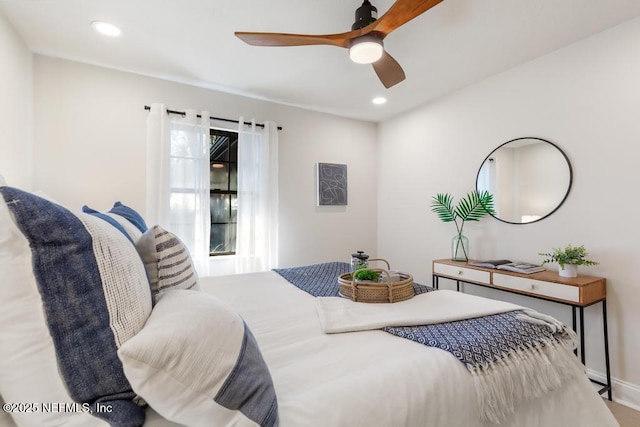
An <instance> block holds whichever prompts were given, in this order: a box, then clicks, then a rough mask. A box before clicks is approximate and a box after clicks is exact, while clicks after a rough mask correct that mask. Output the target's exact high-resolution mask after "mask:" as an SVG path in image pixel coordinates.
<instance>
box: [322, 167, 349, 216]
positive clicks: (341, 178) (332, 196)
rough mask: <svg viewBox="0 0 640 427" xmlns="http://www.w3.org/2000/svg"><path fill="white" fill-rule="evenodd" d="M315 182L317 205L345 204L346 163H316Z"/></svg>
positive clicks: (346, 193) (346, 199) (346, 197)
mask: <svg viewBox="0 0 640 427" xmlns="http://www.w3.org/2000/svg"><path fill="white" fill-rule="evenodd" d="M316 182H317V204H318V206H346V205H347V202H348V191H347V190H348V188H347V165H345V164H339V163H318V164H317V167H316Z"/></svg>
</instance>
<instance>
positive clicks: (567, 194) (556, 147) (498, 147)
mask: <svg viewBox="0 0 640 427" xmlns="http://www.w3.org/2000/svg"><path fill="white" fill-rule="evenodd" d="M522 139H537V140H539V141H543V142H546V143H547V144H550V145H552V146H553V147H554V148H555V149H556V150H558V151H559V152H560V154H562V156H563V157H564V159H565V160H566V162H567V166H568V167H569V185H568V186H567V192H566V193H565V195H564V197H563V198H562V200H561V201H560V203H558V205H557V206H556V207H555V208H554V209H553V210H552V211H551V212H549V213H548V214H546V215H545V216H542V217H540V218H538V219H536V220H535V221H530V222H511V221H507V220H504V219H502V218H498V217H497V216H495V215H491V216H492V217H494V218H495V219H497V220H498V221H501V222H504V223H506V224H514V225H526V224H533V223H534V222H538V221H542V220H543V219H545V218H547V217H549V216H550V215H551V214H553V213H554V212H555V211H557V210H558V209H559V208H560V206H562V205H563V204H564V202H565V200H567V197H569V193H570V192H571V187H572V185H573V168H572V167H571V162H570V161H569V157H567V154H566V153H565V152H564V151H562V149H561V148H560V147H558V145H556V144H554V143H553V142H551V141H548V140H546V139H543V138H538V137H535V136H524V137H521V138H515V139H512V140H509V141H507V142H505V143H502V144H500V145H499V146H497V147H496V148H494V149H493V151H491V152H490V153H489V155H488V156H487V157H485V158H484V160H483V161H482V162H481V163H480V167H479V168H478V173H477V174H476V186H475V188H476V191H477V190H478V180H479V178H480V171H481V170H482V165H484V163H485V162H486V161H487V160H489V158H490V157H491V155H492V154H493V153H495V152H496V151H498V150H499V149H500V148H502V147H503V146H505V145H507V144H509V143H511V142H514V141H520V140H522Z"/></svg>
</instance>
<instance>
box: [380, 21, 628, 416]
mask: <svg viewBox="0 0 640 427" xmlns="http://www.w3.org/2000/svg"><path fill="white" fill-rule="evenodd" d="M638 76H640V19H635V20H633V21H630V22H628V23H626V24H624V25H621V26H619V27H616V28H614V29H611V30H609V31H606V32H604V33H601V34H598V35H596V36H594V37H591V38H589V39H586V40H583V41H581V42H578V43H576V44H574V45H572V46H569V47H567V48H564V49H562V50H559V51H556V52H554V53H552V54H550V55H547V56H544V57H542V58H539V59H537V60H535V61H532V62H530V63H527V64H525V65H523V66H520V67H517V68H515V69H512V70H510V71H508V72H505V73H503V74H500V75H497V76H494V77H492V78H490V79H487V80H485V81H483V82H480V83H478V84H475V85H472V86H470V87H467V88H465V89H463V90H460V91H459V92H457V93H454V94H451V95H449V96H446V97H444V98H442V99H439V100H437V101H435V102H432V103H430V104H428V105H425V106H423V107H422V108H420V109H417V110H415V111H412V112H410V113H407V114H404V115H402V116H400V117H397V118H394V119H392V120H388V121H386V122H384V123H382V124H381V126H380V135H379V144H380V163H381V165H383V167H381V168H380V176H379V202H378V203H379V222H378V252H379V254H380V255H382V256H385V257H387V258H389V259H391V260H393V261H394V262H395V263H396V264H399V265H401V268H402V269H406V270H407V271H410V272H412V273H413V274H414V277H416V279H417V280H421V281H422V282H424V283H430V280H431V277H430V276H431V264H430V263H431V260H433V259H437V258H446V257H449V256H450V249H449V246H450V241H451V237H452V236H453V234H454V233H455V228H454V226H453V224H445V223H442V222H440V221H439V220H438V219H437V217H436V215H435V214H434V213H432V212H430V208H429V204H430V198H431V197H432V196H433V195H435V194H436V193H438V192H450V193H452V194H454V195H455V197H456V200H459V198H460V197H461V196H463V195H464V194H466V193H467V192H468V191H471V190H472V189H473V188H474V185H475V177H476V173H477V171H478V168H479V167H480V164H481V162H482V161H483V159H484V158H485V156H486V155H487V154H488V153H489V152H491V151H492V150H493V149H494V148H495V147H497V146H498V145H500V144H501V143H503V142H506V141H508V140H511V139H514V138H517V137H526V136H533V137H540V138H544V139H548V140H550V141H552V142H555V143H556V144H557V145H559V146H560V148H562V149H563V150H564V151H565V152H566V153H567V155H568V157H569V159H570V161H571V163H572V166H573V172H574V181H573V187H572V190H571V193H570V194H569V196H568V198H567V200H566V202H565V204H564V205H563V206H562V207H561V208H560V209H559V210H558V211H557V212H556V213H554V214H553V215H552V216H550V217H549V218H547V219H544V220H542V221H540V222H536V223H532V224H526V225H517V226H516V225H509V224H505V223H501V222H499V221H497V220H495V219H493V218H486V219H483V220H482V221H481V222H479V223H476V224H474V223H471V224H468V225H467V226H465V227H468V228H465V229H466V230H467V231H466V233H465V234H467V235H468V236H469V237H470V241H471V256H472V257H476V258H494V257H496V258H503V257H504V258H513V259H516V260H523V261H532V262H541V261H542V258H541V257H540V256H538V255H537V254H538V252H542V251H548V250H550V249H552V248H554V247H564V246H565V245H566V244H568V243H571V244H574V245H582V244H584V245H585V246H586V248H587V249H588V251H589V254H590V255H591V257H592V258H594V259H596V260H598V261H600V265H599V266H596V267H581V270H580V271H581V272H582V273H583V274H592V275H600V276H605V277H606V278H607V296H608V309H609V316H608V318H609V326H610V330H609V336H610V340H611V361H612V369H613V375H614V377H615V378H616V383H615V385H614V397H617V398H618V399H621V400H626V401H627V403H632V404H634V405H635V406H637V407H638V406H640V365H639V364H638V363H637V360H638V357H637V356H638V354H640V334H639V333H638V329H637V328H638V325H640V310H639V309H638V307H640V287H639V283H640V281H639V279H638V277H639V276H638V270H637V263H638V262H639V261H640V245H639V244H638V242H639V238H638V231H637V224H636V222H637V221H636V216H637V215H636V212H638V211H639V210H640V198H639V197H638V194H637V193H638V183H639V182H640V177H639V175H638V165H639V164H640V143H639V141H640V125H639V123H640V121H639V115H638V114H639V111H640V83H639V80H638ZM555 267H556V266H555V265H554V266H553V267H552V268H555ZM470 288H471V287H470ZM469 290H470V292H476V293H483V294H488V295H491V296H495V297H499V298H504V299H510V300H514V301H516V302H517V303H520V304H527V305H530V306H533V307H535V308H538V309H540V310H544V311H546V312H550V313H552V314H554V315H556V316H557V317H559V318H560V319H562V320H564V321H565V322H567V323H568V324H570V312H571V310H570V309H569V308H568V307H564V306H559V305H555V304H551V303H546V302H541V301H538V300H534V299H530V298H525V297H514V296H510V295H509V294H506V293H501V292H498V291H491V290H480V289H478V287H476V288H475V289H469ZM586 313H587V319H586V320H587V325H586V328H585V329H586V333H587V342H588V346H587V365H588V367H589V368H590V369H592V370H595V371H597V372H604V357H603V350H602V326H601V317H600V313H601V308H600V305H599V304H598V305H597V306H592V307H589V308H587V309H586Z"/></svg>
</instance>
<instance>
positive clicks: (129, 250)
mask: <svg viewBox="0 0 640 427" xmlns="http://www.w3.org/2000/svg"><path fill="white" fill-rule="evenodd" d="M0 277H2V280H0V304H1V309H0V394H1V395H2V397H3V398H4V399H5V400H6V401H7V402H10V403H20V402H23V403H26V402H37V403H50V402H54V403H62V404H65V403H68V404H70V407H71V405H72V404H73V403H74V402H75V403H77V404H78V405H79V406H77V407H76V409H77V411H70V410H69V411H67V410H64V411H58V412H49V413H46V412H43V411H42V410H40V411H37V412H30V413H14V414H12V416H13V418H14V420H15V421H16V423H17V424H18V425H38V426H49V425H56V426H58V425H65V426H67V425H78V426H91V425H106V423H105V422H104V421H101V420H100V419H99V418H97V417H100V418H101V419H103V420H105V421H107V422H110V423H112V424H118V423H125V422H126V423H136V422H139V423H142V422H143V420H144V411H143V409H142V408H140V407H139V406H137V405H136V404H135V403H134V399H135V397H136V396H135V393H134V392H133V390H132V389H131V385H130V384H129V382H128V381H127V379H126V377H125V375H124V372H123V368H122V363H121V362H120V360H119V358H118V355H117V349H118V347H119V346H120V345H121V344H122V343H123V342H124V341H126V340H128V339H129V338H131V337H132V336H134V335H135V334H136V333H138V332H139V331H140V330H141V329H142V327H143V325H144V322H145V321H146V319H147V317H148V316H149V314H150V312H151V293H150V291H149V285H148V282H147V279H146V274H145V271H144V266H143V264H142V261H141V260H140V258H139V256H138V254H137V252H136V249H135V247H134V245H133V244H132V243H131V241H130V240H128V239H127V238H126V237H125V236H124V235H123V234H122V233H121V232H120V231H118V230H116V229H115V228H114V227H112V226H111V225H110V224H108V223H106V222H105V221H103V220H101V219H99V218H96V217H94V216H92V215H88V214H83V213H77V214H76V213H73V212H71V211H69V210H68V209H66V208H64V207H62V206H60V205H58V204H56V203H53V202H51V201H48V200H46V199H44V198H41V197H38V196H36V195H34V194H31V193H28V192H25V191H21V190H18V189H15V188H11V187H6V186H5V187H0ZM85 403H88V404H89V408H88V409H85V407H84V406H82V405H83V404H85ZM98 403H100V404H101V405H102V406H101V407H102V408H104V409H110V410H111V412H107V411H106V410H105V411H103V412H101V413H99V414H98V413H97V404H98ZM89 409H90V410H93V412H94V415H96V417H94V416H92V415H90V414H89V413H88V410H89Z"/></svg>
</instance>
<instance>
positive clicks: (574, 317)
mask: <svg viewBox="0 0 640 427" xmlns="http://www.w3.org/2000/svg"><path fill="white" fill-rule="evenodd" d="M571 314H572V316H573V332H577V330H576V306H575V305H572V306H571ZM573 354H575V355H576V356H577V355H578V346H577V345H576V348H575V349H574V350H573Z"/></svg>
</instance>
